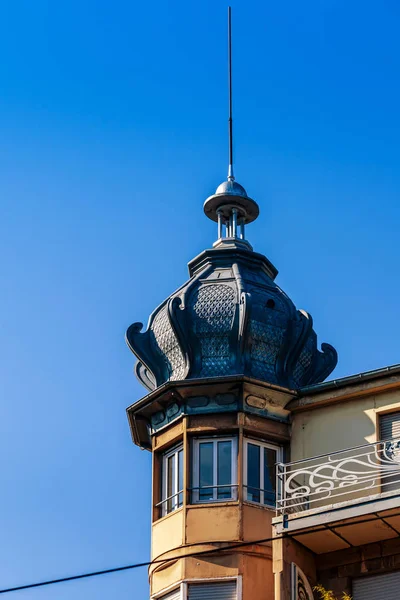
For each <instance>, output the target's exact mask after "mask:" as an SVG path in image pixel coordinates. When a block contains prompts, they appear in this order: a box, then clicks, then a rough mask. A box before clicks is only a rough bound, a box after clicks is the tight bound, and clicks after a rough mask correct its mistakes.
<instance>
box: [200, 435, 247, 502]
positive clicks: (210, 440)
mask: <svg viewBox="0 0 400 600" xmlns="http://www.w3.org/2000/svg"><path fill="white" fill-rule="evenodd" d="M225 441H226V442H232V452H231V473H232V478H231V479H232V481H231V482H230V484H227V485H226V487H231V491H232V497H231V498H218V489H217V488H215V487H214V488H213V497H212V498H210V499H209V500H200V494H199V490H198V489H194V490H193V492H192V503H193V504H207V503H210V502H229V501H230V500H237V495H238V494H237V461H238V450H237V449H238V443H237V437H235V436H218V437H199V438H194V439H193V461H192V464H193V476H192V482H193V487H194V488H199V486H200V459H199V456H200V444H203V443H212V444H213V482H212V485H211V486H210V487H213V486H215V485H217V482H218V460H217V457H218V442H225Z"/></svg>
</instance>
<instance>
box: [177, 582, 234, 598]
mask: <svg viewBox="0 0 400 600" xmlns="http://www.w3.org/2000/svg"><path fill="white" fill-rule="evenodd" d="M188 600H237V593H236V581H224V582H215V583H192V584H190V585H189V588H188Z"/></svg>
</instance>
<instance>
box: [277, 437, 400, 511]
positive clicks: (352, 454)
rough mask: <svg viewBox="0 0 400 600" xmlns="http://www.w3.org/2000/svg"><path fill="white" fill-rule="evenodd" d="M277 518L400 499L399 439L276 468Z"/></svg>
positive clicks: (281, 464)
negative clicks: (345, 504)
mask: <svg viewBox="0 0 400 600" xmlns="http://www.w3.org/2000/svg"><path fill="white" fill-rule="evenodd" d="M277 489H278V490H280V494H279V496H278V499H277V502H276V508H277V515H283V514H285V513H286V514H288V513H290V514H292V513H297V512H303V511H308V510H313V509H314V510H315V512H319V511H323V510H326V509H327V508H328V506H331V505H336V504H338V503H342V502H350V503H352V502H354V503H359V502H363V501H366V500H367V499H370V497H371V496H374V497H382V496H383V497H386V496H390V495H397V494H398V495H400V439H391V440H385V441H381V442H376V443H374V444H365V445H363V446H357V447H354V448H350V449H346V450H340V451H338V452H334V453H331V454H323V455H320V456H316V457H313V458H309V459H305V460H299V461H295V462H291V463H278V464H277Z"/></svg>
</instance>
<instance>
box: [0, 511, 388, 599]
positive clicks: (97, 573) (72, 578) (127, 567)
mask: <svg viewBox="0 0 400 600" xmlns="http://www.w3.org/2000/svg"><path fill="white" fill-rule="evenodd" d="M399 516H400V512H397V513H393V514H392V515H386V516H385V518H392V517H399ZM379 519H381V517H379V516H378V515H376V516H374V517H371V518H368V519H364V518H362V519H361V520H358V521H351V522H350V523H341V524H340V527H346V526H351V525H359V524H361V523H363V524H365V523H368V522H371V521H376V520H379ZM321 531H326V528H325V527H324V526H322V527H315V528H312V529H311V531H310V529H307V530H305V531H297V532H291V533H284V534H282V535H277V536H274V537H268V538H263V539H260V540H252V541H250V542H238V543H235V544H230V545H228V546H224V547H223V548H221V547H219V548H210V549H209V550H199V551H198V552H191V553H189V554H181V555H176V556H171V557H169V558H163V559H157V560H150V561H146V562H142V563H136V564H133V565H125V566H123V567H114V568H112V569H103V570H102V571H92V572H89V573H82V574H81V575H71V576H69V577H60V578H59V579H50V580H48V581H40V582H37V583H29V584H26V585H19V586H15V587H10V588H6V589H0V594H7V593H10V592H17V591H22V590H28V589H33V588H38V587H44V586H46V585H54V584H56V583H64V582H67V581H76V580H78V579H85V578H88V577H97V576H100V575H108V574H110V573H118V572H120V571H128V570H132V569H138V568H141V567H149V566H151V565H155V564H160V563H168V562H171V561H175V560H179V559H182V558H191V557H195V556H204V555H207V554H215V553H219V552H225V551H226V550H234V549H236V548H243V547H245V546H253V545H255V544H265V543H267V542H273V541H274V540H280V539H285V538H289V537H296V538H297V537H299V536H301V535H306V534H310V533H318V532H321ZM203 543H207V542H203ZM174 550H176V548H175V549H174ZM397 554H400V553H397ZM397 554H394V556H396V555H397ZM356 562H358V561H356ZM348 564H349V565H352V564H355V563H354V562H352V563H348ZM341 566H346V565H343V563H341Z"/></svg>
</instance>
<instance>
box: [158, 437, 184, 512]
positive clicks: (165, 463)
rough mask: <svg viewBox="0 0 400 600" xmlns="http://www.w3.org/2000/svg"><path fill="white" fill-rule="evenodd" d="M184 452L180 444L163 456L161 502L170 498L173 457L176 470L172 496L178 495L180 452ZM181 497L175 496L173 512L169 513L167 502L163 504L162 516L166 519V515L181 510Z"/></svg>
mask: <svg viewBox="0 0 400 600" xmlns="http://www.w3.org/2000/svg"><path fill="white" fill-rule="evenodd" d="M181 450H183V444H178V445H177V446H174V447H173V448H171V449H170V450H168V451H167V452H165V453H164V454H163V455H162V465H161V476H162V481H161V484H162V485H161V501H163V500H165V499H166V498H168V495H169V494H168V459H169V458H171V457H174V461H173V468H174V473H173V478H174V482H173V490H172V494H171V495H174V494H175V495H176V494H178V492H179V491H180V490H179V452H180V451H181ZM178 505H179V496H175V499H174V500H173V508H172V510H170V511H168V510H167V509H168V503H167V502H163V503H162V504H161V516H162V517H165V516H166V515H168V514H169V513H171V512H174V510H177V509H178V508H179V506H178Z"/></svg>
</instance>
